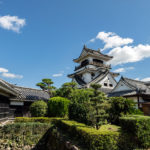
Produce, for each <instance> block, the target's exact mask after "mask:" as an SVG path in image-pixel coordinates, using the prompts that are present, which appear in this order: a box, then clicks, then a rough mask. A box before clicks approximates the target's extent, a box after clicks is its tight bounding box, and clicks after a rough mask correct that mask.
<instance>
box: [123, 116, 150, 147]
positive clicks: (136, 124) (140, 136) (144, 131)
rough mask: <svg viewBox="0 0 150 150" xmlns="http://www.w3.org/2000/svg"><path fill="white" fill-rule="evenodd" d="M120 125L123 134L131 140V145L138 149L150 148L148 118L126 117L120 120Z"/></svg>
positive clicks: (149, 123) (149, 124)
mask: <svg viewBox="0 0 150 150" xmlns="http://www.w3.org/2000/svg"><path fill="white" fill-rule="evenodd" d="M120 125H121V127H122V130H123V132H124V133H127V136H128V137H130V139H133V140H132V141H131V142H132V145H134V147H136V148H137V147H138V148H146V149H147V148H150V117H148V116H139V115H133V116H126V117H121V118H120Z"/></svg>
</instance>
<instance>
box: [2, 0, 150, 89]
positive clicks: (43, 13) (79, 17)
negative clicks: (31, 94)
mask: <svg viewBox="0 0 150 150" xmlns="http://www.w3.org/2000/svg"><path fill="white" fill-rule="evenodd" d="M83 44H86V45H87V47H89V48H92V49H98V48H101V49H102V50H103V53H105V54H111V55H113V56H114V58H116V59H115V60H114V61H112V65H113V66H112V71H117V72H120V73H121V75H123V76H125V77H129V78H133V79H139V80H145V81H148V80H150V69H148V68H149V65H150V1H149V0H142V1H141V0H132V1H131V0H63V1H62V0H31V1H27V0H13V1H12V0H11V1H10V0H0V52H1V53H0V78H2V79H4V80H6V81H8V82H10V83H13V84H17V85H21V86H27V87H33V88H34V87H36V86H35V84H36V83H37V82H39V81H40V80H41V79H42V78H51V79H52V80H53V81H54V83H55V86H57V87H59V86H60V85H61V84H63V83H64V82H68V81H70V79H68V78H67V74H69V73H72V72H73V70H74V67H75V65H76V64H75V63H73V61H72V60H73V58H76V57H78V56H79V54H80V52H81V50H82V48H83Z"/></svg>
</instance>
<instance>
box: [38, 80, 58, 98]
mask: <svg viewBox="0 0 150 150" xmlns="http://www.w3.org/2000/svg"><path fill="white" fill-rule="evenodd" d="M52 84H53V81H52V80H51V79H42V82H39V83H37V84H36V86H39V87H40V88H41V89H42V90H43V91H46V92H48V93H49V95H50V97H52V96H53V91H54V89H55V87H54V86H52Z"/></svg>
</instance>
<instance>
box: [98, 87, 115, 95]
mask: <svg viewBox="0 0 150 150" xmlns="http://www.w3.org/2000/svg"><path fill="white" fill-rule="evenodd" d="M100 91H102V92H104V93H105V94H109V93H110V92H111V91H112V89H109V88H101V89H100Z"/></svg>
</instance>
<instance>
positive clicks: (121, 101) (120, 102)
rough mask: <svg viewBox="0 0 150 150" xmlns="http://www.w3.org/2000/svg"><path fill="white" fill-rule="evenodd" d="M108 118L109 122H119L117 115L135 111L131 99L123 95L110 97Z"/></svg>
mask: <svg viewBox="0 0 150 150" xmlns="http://www.w3.org/2000/svg"><path fill="white" fill-rule="evenodd" d="M109 102H110V105H111V107H110V110H109V120H110V122H111V123H114V124H119V117H121V116H123V115H127V114H131V113H133V112H136V108H135V103H134V102H133V100H131V99H126V98H123V97H111V98H110V101H109Z"/></svg>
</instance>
